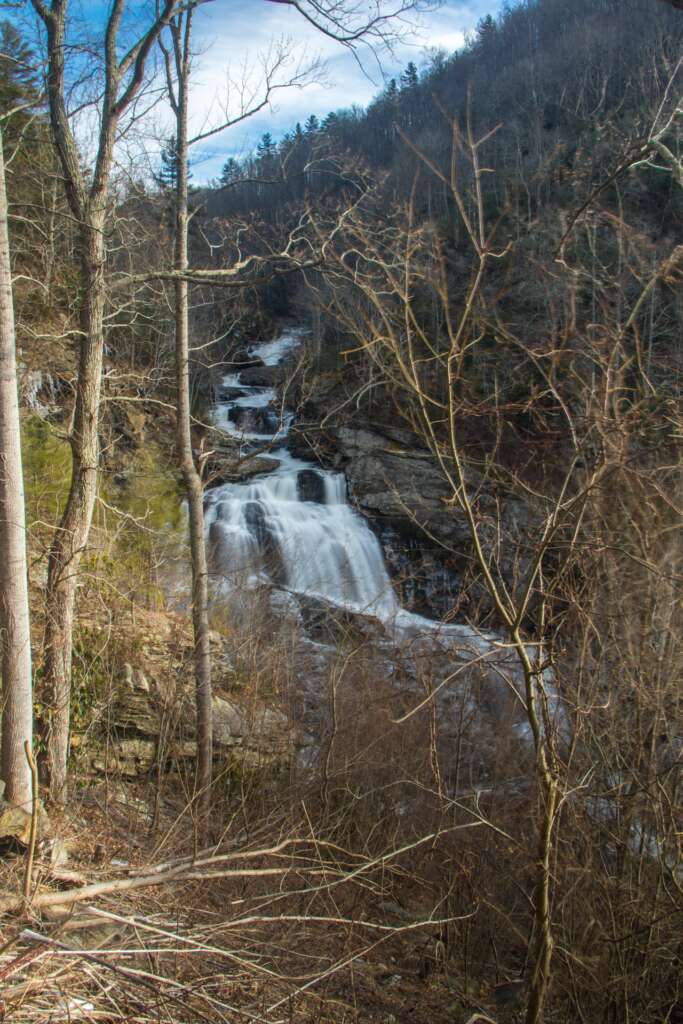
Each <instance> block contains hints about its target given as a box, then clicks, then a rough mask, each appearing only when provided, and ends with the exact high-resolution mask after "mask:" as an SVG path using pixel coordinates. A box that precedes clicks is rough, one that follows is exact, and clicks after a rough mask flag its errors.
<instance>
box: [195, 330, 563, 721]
mask: <svg viewBox="0 0 683 1024" xmlns="http://www.w3.org/2000/svg"><path fill="white" fill-rule="evenodd" d="M303 333H304V332H302V331H301V330H297V329H293V330H290V331H286V332H285V333H283V334H282V335H281V336H280V337H279V338H277V339H276V340H275V341H271V342H264V343H262V344H259V345H255V346H252V347H251V349H250V350H249V354H250V356H252V357H254V358H257V359H260V360H262V362H263V364H264V365H265V366H277V365H278V364H279V363H280V362H281V361H282V360H283V359H284V358H285V357H286V356H287V354H289V353H290V352H292V351H294V350H295V349H296V348H297V347H298V346H299V345H300V344H301V338H302V334H303ZM240 376H241V374H240V373H232V374H227V375H226V376H225V377H224V378H223V382H222V383H223V390H224V394H225V395H226V396H227V397H226V399H225V400H224V401H221V402H219V403H217V405H216V406H215V408H214V411H213V421H214V423H215V424H216V425H217V426H219V427H221V428H222V429H223V430H225V431H226V432H227V433H229V434H231V435H232V436H233V437H234V438H235V439H237V440H238V441H239V443H240V446H241V448H242V451H243V452H245V453H249V452H250V451H257V450H258V448H259V445H262V444H263V442H264V441H267V442H269V444H268V449H267V453H265V454H266V456H267V458H268V460H269V461H268V464H267V466H268V468H270V467H271V466H272V460H273V459H276V460H277V468H276V469H270V471H268V472H264V473H263V475H261V476H259V477H258V478H257V479H256V480H251V481H248V482H244V483H227V484H223V485H221V486H219V487H216V488H214V489H212V490H210V491H208V492H207V494H206V528H207V534H208V549H209V558H210V564H211V569H212V573H213V576H214V579H215V581H216V586H217V588H218V589H219V590H221V589H223V590H224V592H226V593H230V592H231V591H234V590H235V589H236V588H237V587H238V586H244V585H246V586H247V587H255V586H259V585H262V584H264V583H266V584H267V583H270V584H273V585H274V586H275V587H277V588H280V589H281V590H285V591H290V592H292V593H294V594H300V595H305V596H309V597H315V598H322V599H323V600H325V601H327V602H329V603H330V604H333V605H336V606H337V607H340V608H346V609H349V610H351V611H354V612H358V613H362V614H366V615H373V616H376V617H377V618H378V619H380V620H381V621H382V622H383V623H384V624H385V626H386V627H387V630H388V632H389V634H390V635H392V636H393V637H394V639H395V640H396V641H403V640H405V639H408V640H410V641H411V643H415V642H417V644H418V646H419V644H420V643H421V642H422V640H425V641H426V643H427V647H428V649H436V648H435V646H434V645H440V644H442V643H443V645H444V649H446V650H457V651H459V653H460V656H461V657H463V656H464V657H465V658H466V659H467V660H469V659H475V660H477V661H480V660H481V658H486V659H487V663H488V662H490V663H492V664H493V663H495V665H496V667H495V668H494V672H493V676H494V677H495V680H496V685H497V687H498V688H499V689H500V691H501V693H505V692H506V688H507V687H508V686H510V685H511V686H512V688H513V689H514V690H516V691H517V693H518V695H519V697H520V705H521V704H522V702H523V694H524V682H523V678H522V676H521V673H520V672H519V667H518V666H516V665H515V659H514V656H511V654H510V651H509V645H507V644H505V643H504V642H503V641H502V639H501V638H500V637H497V636H495V635H494V634H491V633H484V632H482V631H480V630H477V629H475V628H473V627H471V626H467V625H464V624H458V623H448V624H444V623H440V622H434V621H432V620H430V619H426V618H423V617H422V616H421V615H416V614H415V613H413V612H409V611H407V610H406V609H404V608H401V607H400V605H399V603H398V600H397V598H396V595H395V594H394V590H393V588H392V585H391V580H390V578H389V573H388V571H387V568H386V565H385V562H384V555H383V553H382V549H381V546H380V543H379V541H378V539H377V537H376V536H375V534H374V533H373V532H372V530H371V529H370V527H369V526H368V524H367V522H366V521H365V519H364V518H363V517H362V516H361V515H360V514H359V513H358V512H356V511H355V510H354V509H353V508H352V507H351V505H349V503H348V500H347V494H346V479H345V477H344V474H343V473H339V472H333V471H330V470H322V469H320V468H319V467H318V466H317V465H315V463H313V462H308V461H305V460H304V459H299V458H296V457H295V456H293V455H292V454H291V453H290V452H289V451H288V450H287V448H286V441H287V433H288V431H289V427H290V425H291V422H292V419H293V417H292V416H291V415H289V414H284V413H283V412H281V411H279V410H278V409H277V408H276V392H275V389H274V388H272V387H256V386H253V385H249V384H246V383H242V381H241V380H240ZM256 458H257V459H258V458H259V456H258V455H257V456H256ZM529 654H530V657H532V658H534V657H535V654H534V652H533V651H532V650H531V649H530V650H529ZM543 675H544V682H545V685H546V694H547V698H548V704H549V709H550V712H551V715H553V716H555V717H556V718H557V720H558V721H560V722H562V721H564V715H563V712H562V710H561V706H560V702H559V698H558V696H557V693H556V691H555V688H554V685H553V677H552V672H551V671H550V670H549V669H546V670H545V671H544V673H543ZM516 734H517V735H518V736H520V737H522V736H524V737H526V738H529V726H528V723H527V722H526V720H525V719H524V718H523V719H522V721H521V722H520V723H519V724H518V726H517V727H516Z"/></svg>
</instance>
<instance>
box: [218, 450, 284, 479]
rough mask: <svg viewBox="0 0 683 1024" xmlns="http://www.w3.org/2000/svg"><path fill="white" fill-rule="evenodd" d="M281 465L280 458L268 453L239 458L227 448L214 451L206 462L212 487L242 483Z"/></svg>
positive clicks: (272, 470) (271, 471)
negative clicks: (272, 457)
mask: <svg viewBox="0 0 683 1024" xmlns="http://www.w3.org/2000/svg"><path fill="white" fill-rule="evenodd" d="M279 467H280V460H279V459H271V458H270V457H269V456H267V455H258V456H257V455H253V456H249V457H248V458H239V457H238V456H237V455H236V454H235V453H234V452H228V451H226V450H223V451H216V452H214V453H213V454H212V455H211V456H210V458H209V459H207V462H206V477H207V480H208V483H209V486H210V487H220V485H221V484H229V483H240V482H241V481H243V480H250V479H251V478H252V477H255V476H262V475H263V474H266V473H273V472H274V471H275V470H276V469H279Z"/></svg>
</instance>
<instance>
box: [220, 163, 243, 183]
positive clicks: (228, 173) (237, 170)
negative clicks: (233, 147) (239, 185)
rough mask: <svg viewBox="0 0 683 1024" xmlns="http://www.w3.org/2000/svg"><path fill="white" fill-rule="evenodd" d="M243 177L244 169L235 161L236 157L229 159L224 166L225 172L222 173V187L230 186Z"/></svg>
mask: <svg viewBox="0 0 683 1024" xmlns="http://www.w3.org/2000/svg"><path fill="white" fill-rule="evenodd" d="M241 176H242V169H241V167H240V165H239V163H238V162H237V160H235V158H234V156H230V157H228V159H227V160H226V161H225V163H224V164H223V170H222V171H221V177H220V183H221V185H223V186H225V185H230V184H232V182H233V181H237V180H238V179H239V178H240V177H241Z"/></svg>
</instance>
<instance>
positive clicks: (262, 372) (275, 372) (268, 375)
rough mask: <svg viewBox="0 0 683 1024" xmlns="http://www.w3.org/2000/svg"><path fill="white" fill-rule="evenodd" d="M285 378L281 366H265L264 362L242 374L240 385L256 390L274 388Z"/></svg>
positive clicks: (243, 371)
mask: <svg viewBox="0 0 683 1024" xmlns="http://www.w3.org/2000/svg"><path fill="white" fill-rule="evenodd" d="M283 377H284V370H283V368H282V367H281V366H265V365H264V364H263V362H260V364H259V365H256V364H254V365H253V366H250V367H248V368H247V369H246V370H242V372H241V373H240V384H246V385H248V386H249V387H256V388H274V387H276V386H277V385H278V384H279V383H280V381H281V380H282V379H283Z"/></svg>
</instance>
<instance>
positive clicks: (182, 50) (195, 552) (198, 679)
mask: <svg viewBox="0 0 683 1024" xmlns="http://www.w3.org/2000/svg"><path fill="white" fill-rule="evenodd" d="M191 18H192V8H190V9H189V10H188V11H187V12H186V14H185V25H184V32H182V36H181V27H182V18H180V17H179V19H178V23H177V27H176V26H173V32H174V34H175V55H176V70H177V75H178V85H177V89H178V93H177V100H176V102H175V114H176V154H175V156H176V164H177V167H176V173H177V181H176V225H175V229H176V237H175V258H174V269H175V270H180V271H183V270H187V267H188V133H187V103H188V87H189V44H190V29H191ZM175 334H176V337H175V342H176V388H177V446H178V458H179V462H180V469H181V472H182V475H183V480H184V483H185V490H186V493H187V504H188V518H189V531H190V554H191V560H192V626H193V633H194V669H195V686H196V706H197V722H196V729H197V776H196V783H195V798H196V801H197V805H198V818H199V831H200V833H204V832H205V831H206V827H207V823H208V816H209V808H210V803H211V778H212V764H213V736H212V733H213V722H212V710H211V646H210V643H209V586H208V568H207V562H206V545H205V543H204V495H203V488H202V482H201V477H200V475H199V473H198V471H197V467H196V466H195V461H194V457H193V454H192V432H191V403H190V342H189V334H190V331H189V302H188V283H187V281H180V280H179V281H176V282H175Z"/></svg>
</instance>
